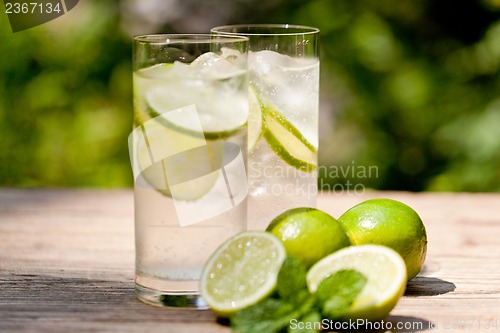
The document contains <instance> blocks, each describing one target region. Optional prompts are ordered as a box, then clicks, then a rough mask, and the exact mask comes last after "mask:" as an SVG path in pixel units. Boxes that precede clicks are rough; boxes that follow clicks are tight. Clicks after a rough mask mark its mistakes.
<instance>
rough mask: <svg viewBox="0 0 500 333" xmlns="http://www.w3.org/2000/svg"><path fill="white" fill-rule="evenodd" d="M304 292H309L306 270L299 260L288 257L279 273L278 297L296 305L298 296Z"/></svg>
mask: <svg viewBox="0 0 500 333" xmlns="http://www.w3.org/2000/svg"><path fill="white" fill-rule="evenodd" d="M303 290H305V291H307V282H306V268H305V267H304V266H303V265H302V263H301V262H300V261H299V260H297V259H295V258H294V257H290V256H288V257H287V258H286V259H285V261H284V262H283V265H282V266H281V269H280V271H279V273H278V287H277V292H278V295H279V297H280V298H281V299H283V300H286V301H290V302H293V303H296V302H297V296H298V294H299V293H300V292H301V291H303ZM299 304H300V303H299Z"/></svg>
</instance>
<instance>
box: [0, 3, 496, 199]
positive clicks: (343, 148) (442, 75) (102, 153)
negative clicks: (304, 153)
mask: <svg viewBox="0 0 500 333" xmlns="http://www.w3.org/2000/svg"><path fill="white" fill-rule="evenodd" d="M0 8H2V13H0V186H8V187H9V186H29V187H38V186H69V187H127V186H131V185H132V174H131V170H130V165H129V159H128V148H127V137H128V134H129V133H130V131H131V129H132V94H131V36H133V35H136V34H143V33H156V32H168V33H173V32H183V33H188V32H207V31H208V30H209V29H210V27H213V26H216V25H221V24H230V23H294V24H304V25H312V26H316V27H318V28H320V29H321V103H320V105H321V114H320V120H321V121H320V133H321V135H320V138H321V139H320V145H321V146H320V165H323V166H336V167H338V168H340V167H344V168H347V167H349V166H351V167H357V168H358V167H370V166H372V167H373V166H374V167H376V168H377V171H378V172H377V173H376V174H373V175H372V177H357V176H355V177H350V176H352V174H351V175H336V176H334V177H331V178H329V177H328V175H326V174H325V173H322V174H321V179H320V181H321V183H320V184H321V185H325V187H328V186H332V185H334V184H344V183H346V182H348V181H351V182H353V183H362V184H364V185H365V186H367V187H370V188H375V189H383V190H410V191H422V190H432V191H500V75H499V72H500V71H499V69H500V0H468V1H466V0H463V1H460V0H414V1H399V0H371V1H368V0H366V1H364V0H311V1H298V0H293V1H290V0H289V1H286V0H267V1H257V0H205V1H202V0H167V1H166V0H149V1H141V0H121V1H118V0H113V1H111V0H108V1H92V0H87V1H80V3H79V4H78V6H77V7H75V8H74V9H73V10H72V11H70V12H69V13H67V14H66V15H64V16H63V17H60V18H58V19H56V20H54V21H51V22H49V23H46V24H44V25H41V26H39V27H36V28H33V29H30V30H26V31H23V32H18V33H12V31H11V29H10V26H9V22H8V18H7V15H6V14H5V10H4V7H2V6H0ZM330 176H331V175H330Z"/></svg>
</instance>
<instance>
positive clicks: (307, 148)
mask: <svg viewBox="0 0 500 333" xmlns="http://www.w3.org/2000/svg"><path fill="white" fill-rule="evenodd" d="M264 116H265V125H266V129H265V130H264V137H265V138H266V140H267V142H268V143H269V146H271V149H272V150H273V151H274V152H275V153H276V155H278V156H279V157H280V158H281V159H282V160H284V161H285V162H286V163H288V164H289V165H291V166H292V167H294V168H296V169H298V170H301V171H304V172H311V171H313V170H315V169H316V167H317V164H318V161H317V148H316V147H315V146H314V145H313V144H311V143H310V142H309V141H308V140H307V139H306V137H305V136H304V135H302V133H301V132H300V131H299V130H298V129H297V128H296V127H295V126H294V125H293V124H292V123H290V122H289V121H288V120H287V119H286V118H285V116H283V115H282V114H281V113H280V112H279V111H278V110H276V109H275V108H273V107H271V106H269V105H264Z"/></svg>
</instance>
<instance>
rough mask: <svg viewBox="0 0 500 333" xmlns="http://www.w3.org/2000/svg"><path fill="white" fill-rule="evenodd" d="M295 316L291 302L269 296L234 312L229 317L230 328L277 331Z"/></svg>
mask: <svg viewBox="0 0 500 333" xmlns="http://www.w3.org/2000/svg"><path fill="white" fill-rule="evenodd" d="M296 317H297V314H296V310H295V307H294V306H293V305H292V304H291V303H288V302H285V301H283V300H280V299H276V298H271V297H269V298H266V299H264V300H263V301H261V302H259V303H257V304H255V305H253V306H250V307H248V308H245V309H242V310H240V311H238V312H236V313H235V314H234V315H233V316H232V317H231V328H232V329H233V330H235V331H238V332H240V333H262V332H266V333H277V332H279V331H281V330H282V329H284V328H285V327H287V326H288V325H289V323H290V320H292V319H293V318H296Z"/></svg>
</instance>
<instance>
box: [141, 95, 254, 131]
mask: <svg viewBox="0 0 500 333" xmlns="http://www.w3.org/2000/svg"><path fill="white" fill-rule="evenodd" d="M185 88H186V89H185V90H184V91H183V90H182V89H177V90H176V91H175V92H174V91H171V92H169V93H166V92H165V89H161V88H159V89H153V90H151V91H150V92H149V93H148V94H147V95H146V99H147V105H148V107H147V109H148V113H149V115H150V116H151V117H153V118H154V117H157V116H159V115H162V120H164V125H165V126H168V127H171V128H173V129H175V130H177V131H179V132H182V133H186V134H189V135H194V136H200V135H204V136H205V139H207V140H217V139H221V138H227V137H229V136H232V135H234V134H236V133H237V132H239V131H241V130H243V129H244V125H245V124H246V123H247V119H248V106H246V105H244V104H246V99H245V98H241V99H238V98H237V97H235V98H233V99H231V98H229V97H228V98H224V97H222V96H216V95H215V93H212V94H211V93H210V90H208V91H207V94H204V95H203V96H198V97H197V99H196V103H193V101H194V100H195V99H192V98H191V97H190V96H192V95H193V91H194V90H193V88H192V87H191V88H187V87H185ZM241 102H242V103H241ZM192 104H196V108H197V111H198V114H197V115H195V117H196V118H197V119H194V118H193V115H192V114H191V115H185V114H182V113H179V112H169V111H172V110H175V109H178V108H181V107H185V106H188V105H192ZM198 119H199V120H198ZM199 121H201V124H202V127H203V133H200V132H199V131H198V130H197V128H196V126H194V127H193V124H197V122H199Z"/></svg>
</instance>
